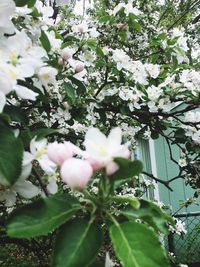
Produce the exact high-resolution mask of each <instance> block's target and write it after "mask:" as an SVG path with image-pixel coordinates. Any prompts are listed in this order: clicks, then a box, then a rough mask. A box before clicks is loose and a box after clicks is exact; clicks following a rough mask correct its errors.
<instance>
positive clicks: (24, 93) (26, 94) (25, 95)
mask: <svg viewBox="0 0 200 267" xmlns="http://www.w3.org/2000/svg"><path fill="white" fill-rule="evenodd" d="M14 89H15V92H16V93H17V95H18V96H19V97H21V98H22V99H28V100H32V101H35V100H36V97H37V96H38V94H37V93H35V92H33V91H32V90H30V89H28V88H26V87H24V86H21V85H16V86H15V87H14Z"/></svg>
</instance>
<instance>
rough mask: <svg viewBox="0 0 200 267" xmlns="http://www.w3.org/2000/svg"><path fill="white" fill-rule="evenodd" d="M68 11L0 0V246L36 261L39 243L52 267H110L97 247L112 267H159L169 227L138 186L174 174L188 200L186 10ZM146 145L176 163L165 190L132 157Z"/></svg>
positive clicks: (194, 11) (59, 0)
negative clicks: (32, 247) (154, 142)
mask: <svg viewBox="0 0 200 267" xmlns="http://www.w3.org/2000/svg"><path fill="white" fill-rule="evenodd" d="M72 2H73V1H72ZM72 2H71V1H68V0H67V1H66V0H56V1H45V0H43V1H42V0H41V1H40V0H15V1H14V0H1V1H0V55H1V57H0V112H1V113H0V190H1V194H0V207H1V214H2V221H3V223H2V225H3V230H2V231H3V238H4V241H5V242H6V240H7V241H8V242H14V243H17V244H19V245H20V241H21V242H22V243H21V244H23V242H24V240H25V241H29V240H31V241H33V243H34V242H36V246H37V250H36V253H37V254H38V255H39V257H40V256H41V251H40V252H38V250H40V249H41V248H42V251H45V250H47V249H46V247H45V244H44V243H45V242H44V243H43V242H42V244H40V243H39V248H38V242H39V241H40V237H47V241H48V242H49V244H50V245H49V247H48V255H47V258H48V261H49V264H50V262H51V264H52V266H54V267H68V266H69V267H79V266H81V267H82V266H91V267H92V266H94V265H95V266H96V265H97V264H99V266H105V263H104V258H106V266H114V265H113V263H112V261H111V260H110V256H109V255H108V254H105V251H107V248H109V249H108V250H109V252H110V254H111V255H112V256H113V258H114V259H116V261H117V262H118V263H119V262H120V264H121V265H122V266H125V267H140V266H141V267H152V266H154V267H160V266H163V267H167V266H170V265H169V260H168V257H167V254H166V252H165V251H164V249H163V247H162V245H161V242H160V239H159V236H160V234H165V235H167V234H168V233H169V231H170V230H172V231H174V230H177V231H178V232H180V229H181V228H182V225H181V224H180V222H177V225H176V220H175V219H174V218H172V217H171V216H170V215H169V214H167V213H166V212H165V211H164V210H163V209H162V208H160V207H159V205H158V204H156V203H155V202H153V201H150V200H146V199H144V198H142V193H143V188H142V185H143V184H145V185H148V184H150V183H151V181H156V182H159V183H162V184H164V185H165V186H166V188H168V189H169V190H172V189H171V187H170V184H171V183H172V182H173V181H174V180H176V179H180V178H181V179H185V182H186V183H187V184H190V185H191V186H192V187H193V188H194V189H195V195H194V198H198V196H199V185H200V180H199V159H198V158H199V157H198V154H199V144H200V126H199V123H200V112H199V111H198V107H199V96H200V73H199V51H200V50H199V42H198V41H199V30H198V29H199V5H200V2H199V1H189V0H188V1H185V3H183V1H175V2H174V3H172V2H171V1H164V0H162V1H161V0H160V1H154V0H150V1H145V0H135V1H133V0H129V1H126V0H124V1H108V0H105V1H98V0H95V1H94V2H93V4H91V6H89V7H88V9H87V10H86V8H85V6H83V15H84V16H79V15H76V14H75V13H74V9H73V7H74V4H73V3H72ZM84 3H85V1H84ZM159 136H162V137H164V139H165V140H166V142H167V145H168V147H169V150H170V158H171V160H172V161H173V162H174V163H176V164H177V165H178V167H179V174H178V176H176V177H171V179H170V180H168V181H164V180H162V177H154V176H153V175H152V174H151V173H147V172H146V171H145V170H144V169H143V165H142V162H140V161H139V160H136V159H134V158H133V155H132V154H133V153H132V151H133V150H134V149H135V148H136V147H137V145H138V140H140V139H145V140H148V139H149V138H152V139H157V138H158V137H159ZM172 146H178V148H179V149H180V151H181V158H180V159H179V160H178V161H177V160H176V159H175V158H174V156H173V152H172ZM144 174H145V175H146V177H148V178H149V179H146V178H143V179H142V176H143V175H144ZM192 201H193V200H192ZM186 204H188V203H186ZM182 230H183V231H184V229H182ZM26 239H27V240H26ZM38 240H39V241H38ZM31 241H30V242H31ZM26 244H27V243H26ZM52 249H53V253H52ZM42 253H43V252H42ZM44 255H45V253H44ZM50 255H52V256H51V260H50V259H49V257H50ZM44 261H45V260H41V261H40V266H46V265H45V264H46V263H44ZM102 261H103V263H102ZM45 262H46V261H45ZM116 264H117V263H116Z"/></svg>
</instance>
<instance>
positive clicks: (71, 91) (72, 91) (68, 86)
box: [64, 82, 76, 105]
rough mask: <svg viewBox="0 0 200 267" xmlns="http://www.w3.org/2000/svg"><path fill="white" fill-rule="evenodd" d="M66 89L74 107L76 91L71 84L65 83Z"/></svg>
mask: <svg viewBox="0 0 200 267" xmlns="http://www.w3.org/2000/svg"><path fill="white" fill-rule="evenodd" d="M64 88H65V92H66V94H67V96H68V97H69V99H70V101H71V103H72V105H73V104H74V103H75V101H76V91H75V89H74V87H73V86H72V85H71V84H70V83H66V82H64Z"/></svg>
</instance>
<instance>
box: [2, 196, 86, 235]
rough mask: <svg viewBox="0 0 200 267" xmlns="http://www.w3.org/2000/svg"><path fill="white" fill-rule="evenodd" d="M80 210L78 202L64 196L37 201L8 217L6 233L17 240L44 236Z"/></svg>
mask: <svg viewBox="0 0 200 267" xmlns="http://www.w3.org/2000/svg"><path fill="white" fill-rule="evenodd" d="M80 208H81V206H80V205H79V203H78V201H77V200H76V199H75V198H73V197H71V196H69V195H66V194H63V195H54V196H51V197H48V198H44V199H39V200H37V201H35V202H33V203H31V204H28V205H26V206H23V207H22V208H19V209H17V210H15V211H14V212H13V213H12V214H11V215H10V217H9V219H8V223H7V233H8V235H9V236H12V237H18V238H20V237H23V238H29V237H35V236H40V235H45V234H47V233H49V232H51V231H53V230H54V229H56V228H57V227H59V226H60V225H61V224H63V223H65V222H66V221H67V220H69V219H70V218H71V217H72V216H73V215H74V214H75V213H76V212H77V211H78V210H79V209H80Z"/></svg>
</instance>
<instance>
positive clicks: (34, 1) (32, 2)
mask: <svg viewBox="0 0 200 267" xmlns="http://www.w3.org/2000/svg"><path fill="white" fill-rule="evenodd" d="M35 3H36V0H29V1H28V7H29V8H31V7H33V6H34V5H35Z"/></svg>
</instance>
